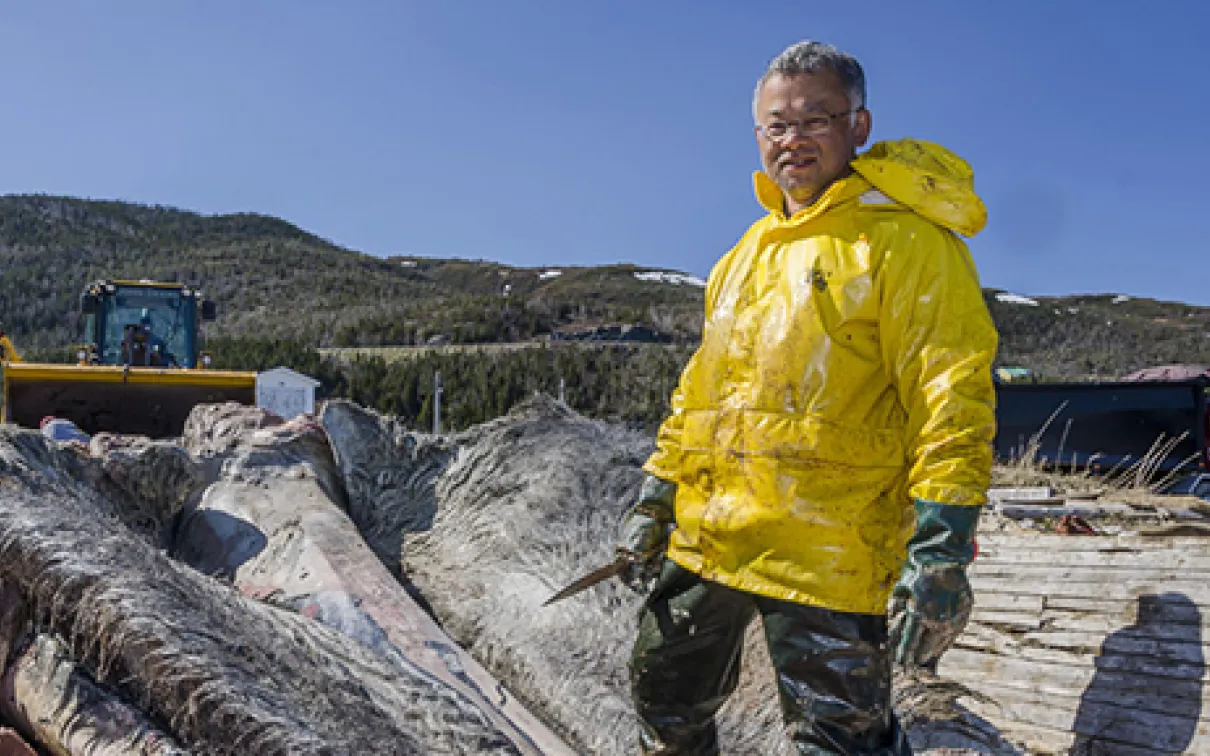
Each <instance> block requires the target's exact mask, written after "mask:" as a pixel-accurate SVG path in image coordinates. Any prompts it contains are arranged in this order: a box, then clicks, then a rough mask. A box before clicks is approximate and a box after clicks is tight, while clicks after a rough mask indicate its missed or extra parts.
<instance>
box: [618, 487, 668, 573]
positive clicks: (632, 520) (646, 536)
mask: <svg viewBox="0 0 1210 756" xmlns="http://www.w3.org/2000/svg"><path fill="white" fill-rule="evenodd" d="M675 501H676V483H672V482H669V481H667V480H664V479H663V478H658V477H656V476H654V475H651V474H650V473H648V474H647V476H646V477H645V478H643V487H642V488H640V489H639V499H638V501H637V502H635V504H634V506H632V507H631V508H630V509H629V510H628V511H627V512H626V514H625V515H624V516H623V517H622V522H621V523H620V525H619V526H618V544H617V554H618V555H619V556H623V555H624V556H628V557H630V558H631V560H632V564H631V567H630V569H629V570H627V572H626V574H624V575H623V576H622V580H623V581H624V582H625V583H626V584H627V585H628V586H630V587H631V588H632V589H634V590H639V591H641V590H644V589H645V587H646V584H647V583H648V582H650V581H651V580H652V579H653V578H654V577H655V576H657V575H658V574H659V571H660V568H661V566H662V565H663V561H664V552H665V551H666V550H667V548H668V535H669V533H670V532H671V531H672V525H673V522H674V521H675V514H674V513H675V508H674V502H675Z"/></svg>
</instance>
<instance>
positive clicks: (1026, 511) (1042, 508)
mask: <svg viewBox="0 0 1210 756" xmlns="http://www.w3.org/2000/svg"><path fill="white" fill-rule="evenodd" d="M996 512H997V514H999V515H1000V516H1002V517H1009V518H1012V519H1014V520H1025V519H1034V518H1039V517H1064V516H1067V515H1075V516H1076V517H1123V518H1136V519H1139V520H1146V519H1154V518H1155V513H1154V512H1140V511H1139V510H1137V509H1135V508H1133V507H1131V506H1128V505H1126V504H1111V503H1106V504H1090V503H1088V502H1064V501H1047V502H1005V503H1003V504H1001V505H1000V506H999V507H997V508H996ZM1198 518H1199V519H1201V517H1200V515H1199V516H1198ZM1093 527H1094V528H1095V527H1096V526H1095V525H1093ZM1134 527H1139V526H1138V525H1135V526H1134Z"/></svg>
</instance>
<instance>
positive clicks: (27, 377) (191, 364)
mask: <svg viewBox="0 0 1210 756" xmlns="http://www.w3.org/2000/svg"><path fill="white" fill-rule="evenodd" d="M80 309H81V312H82V314H83V316H84V343H83V344H82V345H81V346H80V347H79V350H78V351H77V354H76V358H77V362H76V364H67V365H60V364H49V363H33V362H26V361H25V360H23V359H22V357H21V354H20V353H19V352H18V351H17V349H16V347H15V346H14V345H13V343H12V341H11V339H9V338H8V337H7V336H4V335H3V334H2V333H0V367H2V368H3V371H4V398H3V401H4V404H3V420H4V421H5V422H9V423H16V424H17V425H21V426H24V427H27V428H37V427H39V426H40V424H41V421H42V420H43V418H46V417H59V418H66V419H68V420H71V421H72V422H74V423H75V424H76V425H77V426H79V427H80V429H81V430H83V431H84V432H85V433H89V434H93V433H100V432H111V433H123V434H137V435H145V436H150V437H152V438H168V437H174V436H179V435H180V434H181V431H182V429H183V428H184V425H185V419H186V418H187V417H188V416H189V412H190V410H192V409H193V407H194V406H196V405H198V404H205V403H212V402H227V401H234V402H239V403H241V404H249V405H251V404H255V403H256V373H255V372H245V371H229V370H212V369H210V355H208V354H205V353H203V352H202V351H201V350H200V349H199V347H198V341H199V335H200V330H201V323H202V322H203V321H206V320H213V319H214V317H215V308H214V302H212V301H210V300H208V299H206V298H205V297H203V296H202V293H201V292H200V291H194V290H191V289H190V288H189V287H188V286H186V285H184V284H179V283H160V282H153V281H96V282H94V283H91V284H89V285H88V286H86V287H85V289H84V292H83V294H81V297H80Z"/></svg>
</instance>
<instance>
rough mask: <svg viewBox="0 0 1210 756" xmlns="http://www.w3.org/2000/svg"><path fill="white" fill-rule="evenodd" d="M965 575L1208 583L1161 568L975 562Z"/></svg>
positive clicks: (1207, 576) (1195, 574)
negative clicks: (1195, 581)
mask: <svg viewBox="0 0 1210 756" xmlns="http://www.w3.org/2000/svg"><path fill="white" fill-rule="evenodd" d="M969 574H970V575H971V576H972V577H974V576H976V575H979V576H983V577H1009V578H1047V579H1050V580H1070V581H1074V582H1077V583H1099V582H1102V581H1114V582H1117V581H1120V580H1122V579H1123V578H1124V579H1128V580H1129V579H1135V580H1191V579H1193V578H1195V577H1201V578H1202V579H1210V574H1202V573H1198V572H1192V571H1189V570H1182V569H1179V568H1178V569H1171V568H1164V567H1145V566H1132V567H1121V568H1118V567H1097V566H1091V567H1072V566H1069V565H1065V564H1046V563H1042V564H998V563H996V562H982V561H978V562H976V563H975V564H973V565H971V566H970V568H969Z"/></svg>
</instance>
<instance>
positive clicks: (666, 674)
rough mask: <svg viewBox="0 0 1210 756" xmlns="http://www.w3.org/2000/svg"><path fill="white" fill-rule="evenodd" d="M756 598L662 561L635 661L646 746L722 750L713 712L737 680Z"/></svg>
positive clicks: (702, 753) (697, 752)
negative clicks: (742, 650) (741, 653)
mask: <svg viewBox="0 0 1210 756" xmlns="http://www.w3.org/2000/svg"><path fill="white" fill-rule="evenodd" d="M753 598H754V597H753V596H751V595H749V594H746V593H741V592H739V591H735V590H732V589H730V588H726V587H724V586H722V585H719V584H717V583H711V582H709V581H705V580H702V579H701V578H699V577H698V576H697V575H696V574H694V573H692V572H690V571H688V570H686V569H684V568H682V567H680V566H678V565H676V564H674V563H673V562H669V561H665V562H664V568H663V570H662V571H661V573H660V578H659V580H658V581H657V582H656V585H655V587H654V588H653V589H652V591H651V594H650V596H649V597H648V599H647V602H646V604H645V605H644V607H643V610H642V612H641V614H640V618H639V634H638V640H637V641H636V642H635V645H634V652H633V654H632V656H631V662H630V682H631V693H632V695H633V697H634V703H635V711H636V713H637V714H638V716H639V723H640V727H641V735H640V737H641V743H642V747H643V753H644V754H648V756H716V754H718V752H719V749H718V734H717V731H716V729H715V725H714V714H715V712H717V711H718V709H719V707H720V706H722V705H723V702H724V701H726V700H727V697H728V696H730V695H731V693H732V692H733V691H734V690H735V686H736V683H737V682H738V680H739V664H740V649H741V647H742V644H743V638H744V629H745V628H746V627H747V626H748V623H749V622H750V621H751V620H752V617H753V616H754V615H755V613H756V604H755V602H754V600H753Z"/></svg>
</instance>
